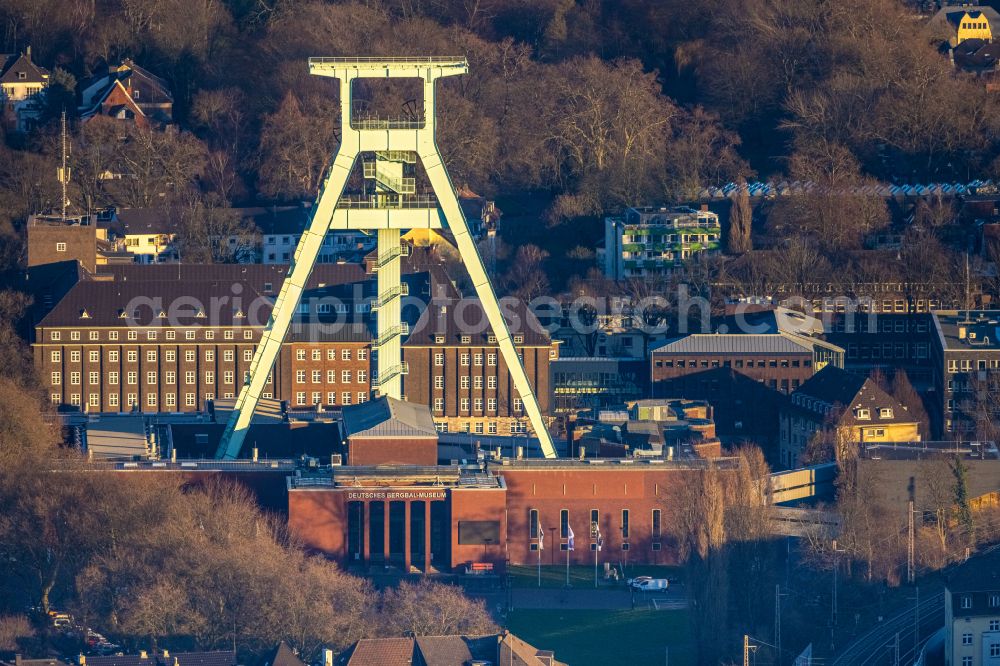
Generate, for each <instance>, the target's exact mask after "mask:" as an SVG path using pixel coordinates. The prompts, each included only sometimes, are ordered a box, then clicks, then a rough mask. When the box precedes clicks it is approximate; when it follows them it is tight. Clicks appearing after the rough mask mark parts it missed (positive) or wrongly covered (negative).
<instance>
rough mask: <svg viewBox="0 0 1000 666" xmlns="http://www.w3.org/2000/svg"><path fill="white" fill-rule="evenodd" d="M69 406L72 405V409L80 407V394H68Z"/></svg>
mask: <svg viewBox="0 0 1000 666" xmlns="http://www.w3.org/2000/svg"><path fill="white" fill-rule="evenodd" d="M69 404H71V405H73V406H74V407H79V406H80V394H79V393H72V394H70V396H69Z"/></svg>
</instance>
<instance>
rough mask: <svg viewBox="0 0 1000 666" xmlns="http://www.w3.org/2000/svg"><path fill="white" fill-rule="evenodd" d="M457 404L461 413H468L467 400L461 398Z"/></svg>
mask: <svg viewBox="0 0 1000 666" xmlns="http://www.w3.org/2000/svg"><path fill="white" fill-rule="evenodd" d="M458 403H459V409H461V411H463V412H467V411H469V399H468V398H462V399H460V400H459V401H458Z"/></svg>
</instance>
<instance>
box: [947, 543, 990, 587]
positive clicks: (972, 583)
mask: <svg viewBox="0 0 1000 666" xmlns="http://www.w3.org/2000/svg"><path fill="white" fill-rule="evenodd" d="M945 580H946V581H947V582H946V583H945V586H946V587H947V588H948V592H951V593H952V594H954V593H955V592H1000V550H995V551H993V552H991V553H987V554H984V555H976V556H974V557H972V558H970V559H968V560H966V561H965V562H964V563H963V564H961V565H960V566H958V567H955V569H953V570H952V571H951V573H949V574H948V575H947V576H946V578H945Z"/></svg>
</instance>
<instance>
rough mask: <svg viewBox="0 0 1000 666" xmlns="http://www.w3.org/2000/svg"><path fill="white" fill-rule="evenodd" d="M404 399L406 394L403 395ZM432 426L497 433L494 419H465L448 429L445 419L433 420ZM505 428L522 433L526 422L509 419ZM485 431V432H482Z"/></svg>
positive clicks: (443, 429) (524, 431) (445, 430)
mask: <svg viewBox="0 0 1000 666" xmlns="http://www.w3.org/2000/svg"><path fill="white" fill-rule="evenodd" d="M403 398H404V400H405V398H406V396H403ZM434 427H435V428H436V429H437V431H438V432H465V433H471V432H475V433H476V434H477V435H482V434H485V433H488V434H490V435H495V434H497V430H498V425H497V422H496V421H487V422H486V425H485V426H484V425H483V422H482V421H476V422H475V423H470V422H468V421H465V422H463V423H460V424H459V426H458V428H457V429H455V430H450V426H449V425H448V422H447V421H435V422H434ZM507 430H508V432H509V433H510V434H511V435H523V434H525V433H527V432H528V424H526V423H524V422H522V421H510V422H509V423H508V424H507ZM484 431H485V432H484Z"/></svg>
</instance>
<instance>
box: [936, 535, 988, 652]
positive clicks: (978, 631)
mask: <svg viewBox="0 0 1000 666" xmlns="http://www.w3.org/2000/svg"><path fill="white" fill-rule="evenodd" d="M944 631H945V634H944V635H945V638H944V642H945V650H944V663H945V666H997V665H998V664H1000V551H994V552H991V553H987V554H983V555H978V556H975V557H972V558H971V559H969V560H966V561H965V563H963V564H962V565H961V566H959V567H958V568H956V569H955V570H953V571H952V572H951V573H950V574H949V575H948V577H947V579H946V582H945V589H944Z"/></svg>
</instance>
